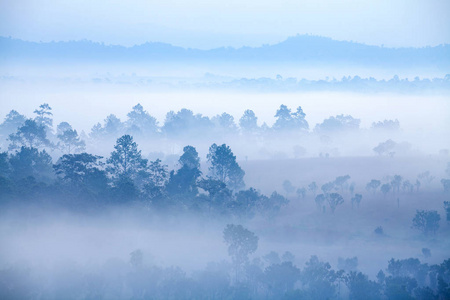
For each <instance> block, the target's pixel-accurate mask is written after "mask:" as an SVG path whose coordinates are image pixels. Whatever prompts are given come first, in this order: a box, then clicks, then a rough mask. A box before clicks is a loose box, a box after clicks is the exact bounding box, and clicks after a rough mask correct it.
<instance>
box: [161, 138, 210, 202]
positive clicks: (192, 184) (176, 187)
mask: <svg viewBox="0 0 450 300" xmlns="http://www.w3.org/2000/svg"><path fill="white" fill-rule="evenodd" d="M178 162H179V163H180V165H181V167H180V169H178V170H177V171H176V172H175V171H171V172H170V177H169V182H168V184H167V191H168V192H169V194H172V195H183V196H184V197H185V198H192V197H195V196H196V195H197V194H198V189H197V181H198V178H199V177H200V176H201V174H202V172H201V171H200V158H199V157H198V153H197V150H196V149H195V148H194V147H192V146H186V147H184V148H183V154H182V155H181V156H180V159H179V160H178Z"/></svg>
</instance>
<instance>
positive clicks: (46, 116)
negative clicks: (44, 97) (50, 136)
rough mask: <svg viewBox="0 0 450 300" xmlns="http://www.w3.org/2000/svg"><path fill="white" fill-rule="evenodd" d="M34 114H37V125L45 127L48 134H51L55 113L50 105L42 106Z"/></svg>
mask: <svg viewBox="0 0 450 300" xmlns="http://www.w3.org/2000/svg"><path fill="white" fill-rule="evenodd" d="M34 113H35V114H36V117H35V118H34V120H35V121H36V123H37V124H39V125H42V126H44V128H45V130H46V131H47V133H51V132H52V131H53V118H52V116H53V113H52V108H51V107H50V105H48V104H47V103H44V104H41V105H40V106H39V108H38V109H36V110H35V111H34Z"/></svg>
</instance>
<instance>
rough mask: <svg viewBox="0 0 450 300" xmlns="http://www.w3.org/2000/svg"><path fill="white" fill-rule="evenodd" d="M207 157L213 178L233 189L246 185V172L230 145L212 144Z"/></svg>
mask: <svg viewBox="0 0 450 300" xmlns="http://www.w3.org/2000/svg"><path fill="white" fill-rule="evenodd" d="M207 159H208V162H209V163H210V167H209V172H210V176H211V178H213V179H217V180H220V181H222V182H224V183H225V184H226V185H227V186H228V187H229V188H231V189H233V190H238V189H240V188H243V187H244V186H245V184H244V175H245V172H244V171H243V170H242V169H241V167H240V166H239V164H238V163H237V162H236V156H234V155H233V152H232V151H231V148H230V147H229V146H227V145H225V144H222V145H221V146H217V145H216V144H213V145H211V147H210V148H209V154H208V155H207Z"/></svg>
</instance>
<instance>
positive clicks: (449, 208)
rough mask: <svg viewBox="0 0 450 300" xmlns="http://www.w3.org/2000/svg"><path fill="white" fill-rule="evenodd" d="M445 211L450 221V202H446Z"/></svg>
mask: <svg viewBox="0 0 450 300" xmlns="http://www.w3.org/2000/svg"><path fill="white" fill-rule="evenodd" d="M444 209H445V214H446V216H447V221H450V201H444Z"/></svg>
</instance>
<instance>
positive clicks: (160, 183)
mask: <svg viewBox="0 0 450 300" xmlns="http://www.w3.org/2000/svg"><path fill="white" fill-rule="evenodd" d="M146 173H147V176H146V178H145V179H144V193H145V196H147V197H148V198H149V199H150V200H155V199H158V198H162V197H163V196H164V192H165V191H164V190H165V186H166V184H167V181H168V179H169V173H168V171H167V165H163V164H162V163H161V160H160V159H157V160H155V161H151V162H150V163H149V164H148V168H147V172H146Z"/></svg>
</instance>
